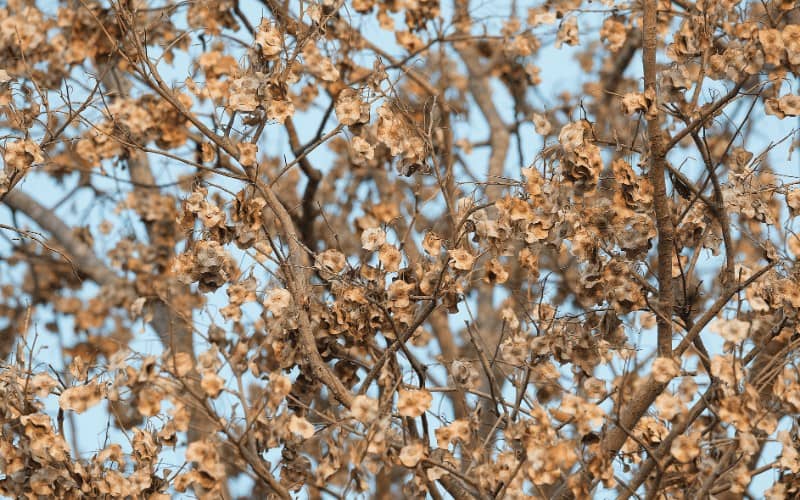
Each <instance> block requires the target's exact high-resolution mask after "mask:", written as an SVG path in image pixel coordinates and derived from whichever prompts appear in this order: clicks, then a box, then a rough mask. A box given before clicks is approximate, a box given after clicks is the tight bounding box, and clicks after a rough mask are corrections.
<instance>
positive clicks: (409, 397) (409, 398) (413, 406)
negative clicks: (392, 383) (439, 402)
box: [397, 389, 433, 417]
mask: <svg viewBox="0 0 800 500" xmlns="http://www.w3.org/2000/svg"><path fill="white" fill-rule="evenodd" d="M397 396H398V397H397V411H398V413H400V415H402V416H404V417H419V416H420V415H422V414H423V413H425V412H426V411H427V410H428V408H430V406H431V401H432V400H433V396H431V393H430V392H428V391H426V390H424V389H400V390H398V391H397Z"/></svg>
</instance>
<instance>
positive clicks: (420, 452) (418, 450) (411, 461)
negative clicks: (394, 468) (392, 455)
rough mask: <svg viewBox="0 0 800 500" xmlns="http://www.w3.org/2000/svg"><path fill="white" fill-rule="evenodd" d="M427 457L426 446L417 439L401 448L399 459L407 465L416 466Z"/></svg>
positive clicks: (409, 466)
mask: <svg viewBox="0 0 800 500" xmlns="http://www.w3.org/2000/svg"><path fill="white" fill-rule="evenodd" d="M424 457H425V446H424V445H423V444H422V443H421V442H419V441H417V442H414V443H412V444H409V445H406V446H403V448H401V449H400V455H399V456H398V459H399V460H400V463H401V464H403V465H404V466H405V467H408V468H411V467H416V465H417V464H418V463H420V461H421V460H422V459H423V458H424Z"/></svg>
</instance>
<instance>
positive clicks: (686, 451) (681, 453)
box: [669, 435, 700, 464]
mask: <svg viewBox="0 0 800 500" xmlns="http://www.w3.org/2000/svg"><path fill="white" fill-rule="evenodd" d="M699 437H700V436H697V435H688V436H678V437H676V438H675V440H674V441H673V442H672V446H671V447H670V450H669V451H670V453H671V454H672V456H673V457H675V460H677V461H678V462H681V463H683V464H686V463H689V462H691V461H692V460H694V459H695V458H696V457H697V456H698V455H699V454H700V447H699V446H698V443H699V442H700V439H699Z"/></svg>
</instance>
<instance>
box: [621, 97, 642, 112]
mask: <svg viewBox="0 0 800 500" xmlns="http://www.w3.org/2000/svg"><path fill="white" fill-rule="evenodd" d="M645 111H647V100H646V99H645V97H644V94H642V93H640V92H630V93H628V94H625V95H624V96H622V112H623V113H625V114H626V115H632V114H634V113H639V112H645Z"/></svg>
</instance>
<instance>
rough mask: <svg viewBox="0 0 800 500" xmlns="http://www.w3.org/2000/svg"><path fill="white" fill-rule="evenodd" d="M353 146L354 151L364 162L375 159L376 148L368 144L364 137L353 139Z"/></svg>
mask: <svg viewBox="0 0 800 500" xmlns="http://www.w3.org/2000/svg"><path fill="white" fill-rule="evenodd" d="M351 145H352V146H353V151H355V153H356V154H357V155H358V156H359V157H360V158H362V159H364V160H372V159H373V158H375V146H373V145H372V144H370V143H369V142H367V141H366V140H365V139H363V138H362V137H360V136H355V137H353V141H352V143H351Z"/></svg>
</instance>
